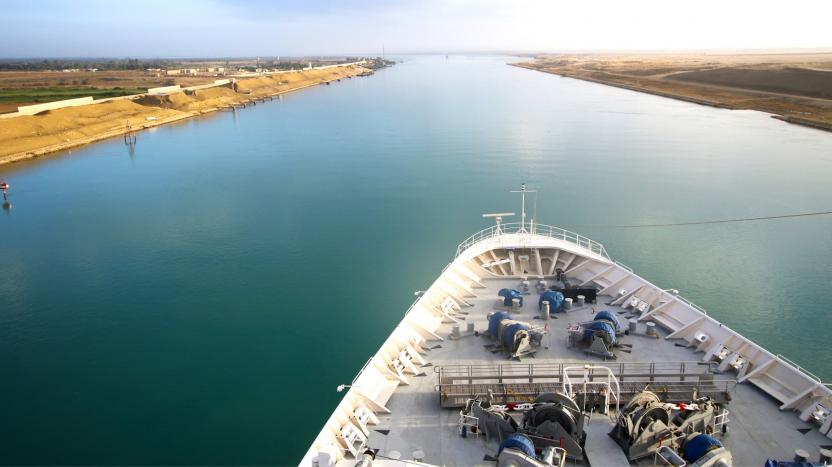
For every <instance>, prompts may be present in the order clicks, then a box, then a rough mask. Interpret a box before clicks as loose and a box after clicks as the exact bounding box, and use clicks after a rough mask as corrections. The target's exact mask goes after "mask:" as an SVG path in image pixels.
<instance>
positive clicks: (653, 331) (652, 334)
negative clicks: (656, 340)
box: [645, 321, 658, 337]
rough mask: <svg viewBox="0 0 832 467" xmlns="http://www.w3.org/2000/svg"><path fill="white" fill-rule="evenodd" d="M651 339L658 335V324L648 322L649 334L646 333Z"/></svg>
mask: <svg viewBox="0 0 832 467" xmlns="http://www.w3.org/2000/svg"><path fill="white" fill-rule="evenodd" d="M645 334H647V335H648V336H650V337H657V336H658V334H657V333H656V323H654V322H652V321H648V322H647V332H646V333H645Z"/></svg>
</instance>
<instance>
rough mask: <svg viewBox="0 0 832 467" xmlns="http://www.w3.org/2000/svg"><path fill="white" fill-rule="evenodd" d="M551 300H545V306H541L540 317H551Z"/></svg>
mask: <svg viewBox="0 0 832 467" xmlns="http://www.w3.org/2000/svg"><path fill="white" fill-rule="evenodd" d="M549 316H550V315H549V302H543V307H542V308H540V318H541V319H549Z"/></svg>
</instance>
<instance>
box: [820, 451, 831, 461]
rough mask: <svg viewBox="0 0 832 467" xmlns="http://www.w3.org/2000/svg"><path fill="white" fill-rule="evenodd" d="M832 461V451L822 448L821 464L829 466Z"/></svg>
mask: <svg viewBox="0 0 832 467" xmlns="http://www.w3.org/2000/svg"><path fill="white" fill-rule="evenodd" d="M830 461H832V449H824V448H820V462H821V463H822V464H823V463H826V464H828V463H829V462H830Z"/></svg>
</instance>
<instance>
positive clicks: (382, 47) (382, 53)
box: [381, 44, 384, 60]
mask: <svg viewBox="0 0 832 467" xmlns="http://www.w3.org/2000/svg"><path fill="white" fill-rule="evenodd" d="M381 59H382V60H384V44H381Z"/></svg>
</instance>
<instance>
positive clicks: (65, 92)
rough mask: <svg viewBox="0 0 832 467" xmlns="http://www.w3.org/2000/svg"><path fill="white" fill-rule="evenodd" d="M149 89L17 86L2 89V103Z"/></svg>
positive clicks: (101, 95) (42, 100) (99, 95)
mask: <svg viewBox="0 0 832 467" xmlns="http://www.w3.org/2000/svg"><path fill="white" fill-rule="evenodd" d="M145 92H147V89H141V88H119V87H117V88H93V87H83V86H78V87H58V88H17V89H0V104H12V103H18V102H19V103H40V102H52V101H60V100H63V99H74V98H76V97H87V96H92V97H93V99H105V98H107V97H118V96H129V95H131V94H142V93H145Z"/></svg>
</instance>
